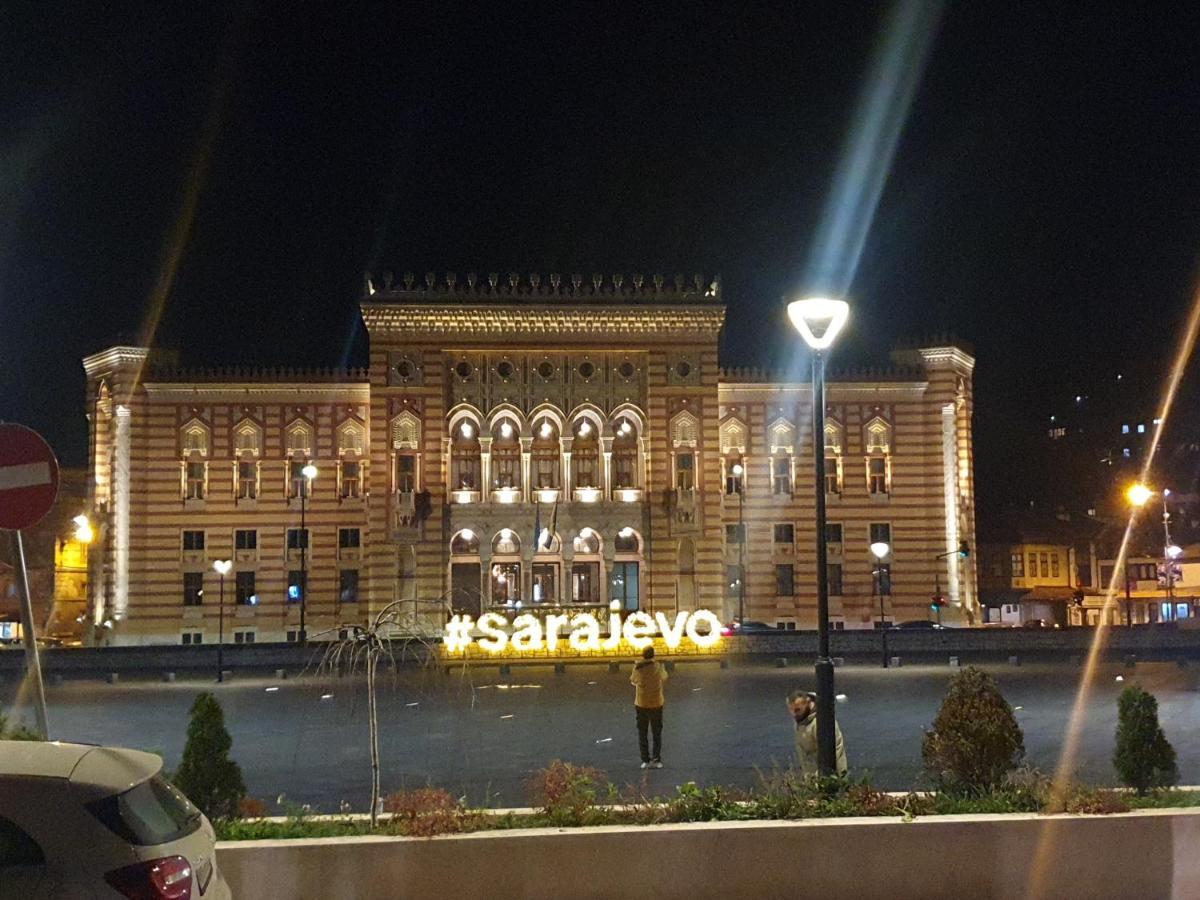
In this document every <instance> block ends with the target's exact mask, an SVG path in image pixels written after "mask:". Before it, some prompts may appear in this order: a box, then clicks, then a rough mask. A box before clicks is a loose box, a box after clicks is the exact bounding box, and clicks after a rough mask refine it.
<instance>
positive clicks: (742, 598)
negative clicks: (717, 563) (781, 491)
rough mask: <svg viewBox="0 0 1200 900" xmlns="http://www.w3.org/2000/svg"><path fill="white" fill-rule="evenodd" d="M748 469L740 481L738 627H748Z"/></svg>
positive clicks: (743, 468)
mask: <svg viewBox="0 0 1200 900" xmlns="http://www.w3.org/2000/svg"><path fill="white" fill-rule="evenodd" d="M745 477H746V467H745V466H743V467H742V475H741V478H739V479H738V627H740V628H742V629H743V630H744V629H745V627H746V520H745V518H744V517H743V511H744V509H745V506H746V482H745V480H744V479H745Z"/></svg>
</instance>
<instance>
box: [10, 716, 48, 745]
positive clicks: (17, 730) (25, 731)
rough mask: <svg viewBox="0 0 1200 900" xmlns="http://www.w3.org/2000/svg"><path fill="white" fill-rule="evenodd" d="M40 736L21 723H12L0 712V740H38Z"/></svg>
mask: <svg viewBox="0 0 1200 900" xmlns="http://www.w3.org/2000/svg"><path fill="white" fill-rule="evenodd" d="M41 739H42V736H41V735H40V734H38V733H37V732H36V731H33V730H31V729H29V728H26V727H25V726H24V725H21V724H15V725H14V724H12V723H10V722H9V721H8V717H7V716H6V715H4V713H2V712H0V741H40V740H41Z"/></svg>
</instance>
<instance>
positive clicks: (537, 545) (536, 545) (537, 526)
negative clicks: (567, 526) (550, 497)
mask: <svg viewBox="0 0 1200 900" xmlns="http://www.w3.org/2000/svg"><path fill="white" fill-rule="evenodd" d="M541 549H542V504H541V503H539V502H538V501H537V500H536V499H535V500H534V501H533V551H534V553H536V552H537V551H538V550H541Z"/></svg>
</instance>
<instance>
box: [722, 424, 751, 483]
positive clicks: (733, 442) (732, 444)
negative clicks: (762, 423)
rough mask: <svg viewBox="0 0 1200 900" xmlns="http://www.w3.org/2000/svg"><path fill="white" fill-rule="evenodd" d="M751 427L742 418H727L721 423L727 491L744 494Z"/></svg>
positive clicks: (723, 464) (723, 465)
mask: <svg viewBox="0 0 1200 900" xmlns="http://www.w3.org/2000/svg"><path fill="white" fill-rule="evenodd" d="M748 434H749V429H747V428H746V426H745V424H744V423H743V422H742V421H741V420H740V419H726V420H725V422H724V423H722V425H721V467H722V469H723V471H724V478H725V493H726V495H728V496H732V495H734V494H742V492H743V491H744V490H745V484H746V462H745V453H746V437H747V435H748Z"/></svg>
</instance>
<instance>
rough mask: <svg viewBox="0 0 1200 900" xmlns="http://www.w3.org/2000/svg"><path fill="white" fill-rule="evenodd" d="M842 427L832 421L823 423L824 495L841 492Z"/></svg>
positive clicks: (843, 444)
mask: <svg viewBox="0 0 1200 900" xmlns="http://www.w3.org/2000/svg"><path fill="white" fill-rule="evenodd" d="M845 445H846V444H845V435H844V432H843V429H842V426H841V425H840V424H839V423H838V422H837V421H836V420H834V419H829V420H827V421H826V422H825V493H826V494H831V495H836V494H840V493H841V492H842V453H843V448H844V447H845Z"/></svg>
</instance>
